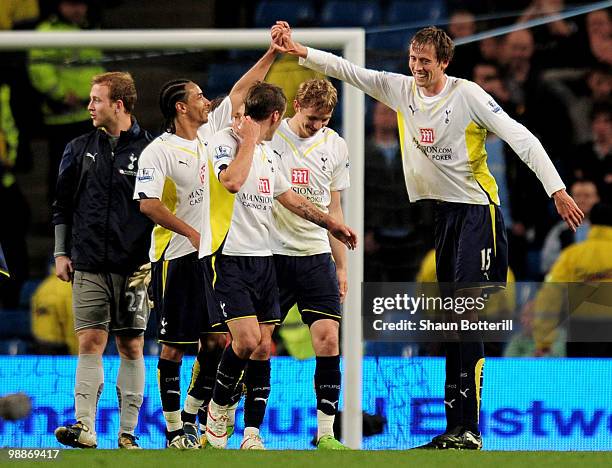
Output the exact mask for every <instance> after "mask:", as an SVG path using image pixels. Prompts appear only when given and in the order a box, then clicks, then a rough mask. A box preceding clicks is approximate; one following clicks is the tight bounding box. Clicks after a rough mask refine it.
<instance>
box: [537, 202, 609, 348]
mask: <svg viewBox="0 0 612 468" xmlns="http://www.w3.org/2000/svg"><path fill="white" fill-rule="evenodd" d="M610 252H612V206H610V205H608V204H605V203H598V204H597V205H595V206H594V207H593V208H592V210H591V230H590V231H589V235H588V237H587V239H586V240H585V241H583V242H578V243H576V244H574V245H570V246H569V247H567V248H566V249H564V250H563V251H562V252H561V255H560V256H559V258H558V260H557V261H556V262H555V264H554V265H553V267H552V268H551V270H550V273H548V275H546V282H545V283H544V284H543V285H542V288H541V289H540V291H539V292H538V295H537V297H536V305H535V320H534V328H533V336H534V338H535V342H536V355H537V356H548V355H550V352H551V346H552V344H553V343H554V342H555V340H556V339H557V336H558V332H559V330H560V328H561V327H560V325H565V324H566V323H565V322H568V332H567V333H568V343H567V356H568V357H612V343H611V342H610V339H609V338H610V330H611V329H612V307H611V306H610V297H609V296H610V285H608V284H602V283H610V282H612V255H610ZM569 283H574V284H569ZM577 283H590V284H585V285H579V284H577ZM581 287H586V288H587V290H586V292H587V293H588V294H587V295H586V296H584V294H585V290H584V289H583V290H582V291H580V288H581ZM568 293H569V294H568ZM576 294H580V295H582V297H583V298H584V300H581V301H577V300H576V299H577V298H578V297H580V296H577V295H576ZM568 295H569V298H570V299H572V297H573V299H574V300H572V301H567V303H568V305H569V306H571V307H572V308H571V309H570V310H569V311H568V315H562V314H561V312H562V311H563V305H564V302H565V298H566V296H568ZM587 336H588V337H589V342H587V343H585V342H578V341H583V340H584V338H585V337H587ZM595 339H597V341H595Z"/></svg>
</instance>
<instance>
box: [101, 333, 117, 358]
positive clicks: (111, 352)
mask: <svg viewBox="0 0 612 468" xmlns="http://www.w3.org/2000/svg"><path fill="white" fill-rule="evenodd" d="M104 354H105V355H106V356H118V355H119V350H118V349H117V344H116V343H115V340H114V338H112V337H109V339H108V341H107V342H106V349H104Z"/></svg>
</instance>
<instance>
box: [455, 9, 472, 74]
mask: <svg viewBox="0 0 612 468" xmlns="http://www.w3.org/2000/svg"><path fill="white" fill-rule="evenodd" d="M473 34H476V18H475V17H474V14H473V13H472V12H470V11H468V10H463V9H460V10H455V11H453V12H452V13H451V15H450V18H449V25H448V35H449V36H450V37H451V39H453V40H457V39H460V38H464V37H468V36H471V35H473ZM478 56H479V47H478V44H477V43H476V42H472V43H469V44H463V45H460V46H457V48H456V49H455V56H454V57H453V61H452V63H451V64H450V65H449V67H448V73H449V74H450V75H452V76H457V77H459V78H468V79H469V78H470V76H471V75H472V68H474V64H475V63H476V61H477V60H478Z"/></svg>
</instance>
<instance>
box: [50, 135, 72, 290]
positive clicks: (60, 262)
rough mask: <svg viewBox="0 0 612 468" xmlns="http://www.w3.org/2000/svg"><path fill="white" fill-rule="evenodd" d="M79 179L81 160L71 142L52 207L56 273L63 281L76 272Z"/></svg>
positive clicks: (67, 148) (63, 162)
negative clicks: (73, 241)
mask: <svg viewBox="0 0 612 468" xmlns="http://www.w3.org/2000/svg"><path fill="white" fill-rule="evenodd" d="M78 179H79V162H78V158H77V157H76V154H75V152H74V148H73V144H72V142H71V143H68V145H66V149H65V150H64V154H63V155H62V160H61V162H60V168H59V174H58V176H57V185H56V190H55V200H54V201H53V207H52V210H53V225H54V226H55V247H54V249H53V256H54V257H55V274H56V276H57V277H58V278H59V279H61V280H62V281H70V280H71V279H72V274H73V272H74V268H73V266H72V260H71V259H70V234H71V226H72V214H73V210H74V197H75V192H76V190H77V185H78V182H79V180H78Z"/></svg>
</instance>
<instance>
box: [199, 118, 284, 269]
mask: <svg viewBox="0 0 612 468" xmlns="http://www.w3.org/2000/svg"><path fill="white" fill-rule="evenodd" d="M238 145H239V140H238V137H237V136H236V135H235V134H234V132H233V131H232V129H231V128H226V129H223V130H221V131H220V132H217V133H216V134H215V135H214V136H213V137H212V138H211V139H210V141H209V145H208V147H209V152H210V155H211V158H212V160H213V165H214V172H215V175H216V176H217V178H219V174H220V173H221V171H222V170H223V169H224V168H225V167H227V166H229V165H230V164H231V162H232V161H233V160H234V158H235V157H236V154H237V153H238ZM289 189H290V185H289V182H287V180H286V179H285V178H284V177H283V175H282V174H281V172H280V171H279V170H278V167H276V163H275V161H274V159H273V158H272V150H271V149H270V147H269V146H268V145H267V144H266V143H265V142H262V143H260V144H258V145H256V147H255V152H254V154H253V163H252V165H251V169H250V171H249V175H248V177H247V179H246V181H245V182H244V184H243V185H242V187H241V188H240V190H239V191H238V193H236V194H233V195H232V194H230V193H229V192H228V191H227V190H226V194H229V195H232V197H233V199H234V200H233V204H232V206H231V210H232V212H231V216H230V217H229V218H228V219H229V220H230V223H229V226H227V227H226V229H227V231H226V232H227V236H226V238H225V244H224V245H223V250H222V253H223V254H225V255H235V256H252V257H266V256H270V255H272V251H271V250H270V225H271V224H272V203H273V200H274V198H275V197H277V196H279V195H282V194H283V193H285V192H286V191H287V190H289ZM226 197H227V195H226Z"/></svg>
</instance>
